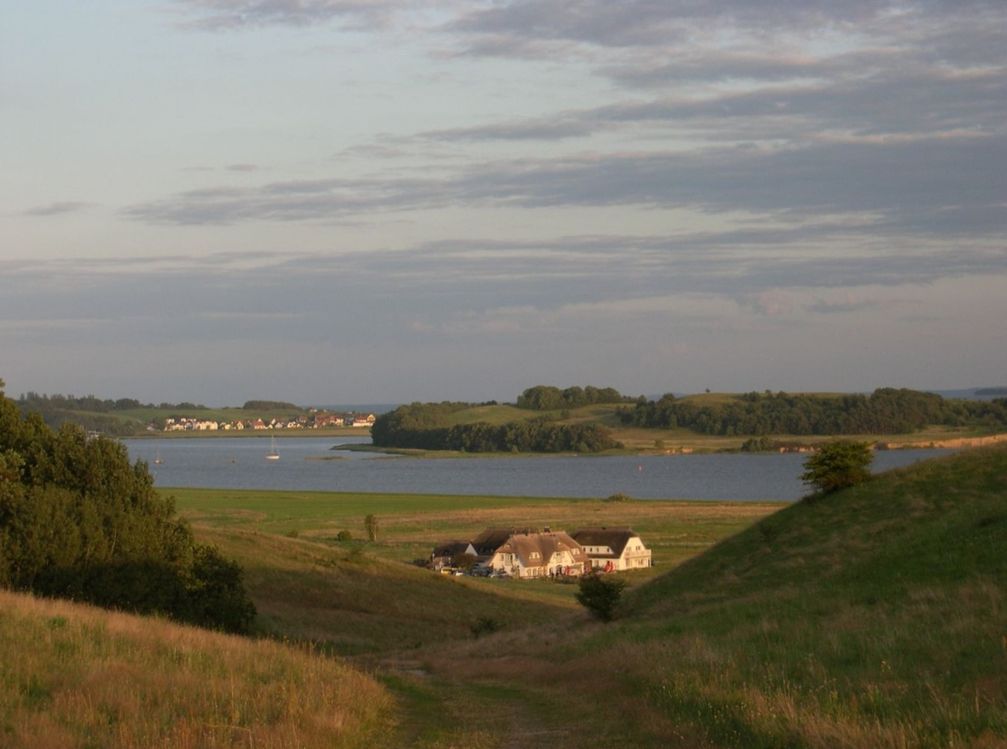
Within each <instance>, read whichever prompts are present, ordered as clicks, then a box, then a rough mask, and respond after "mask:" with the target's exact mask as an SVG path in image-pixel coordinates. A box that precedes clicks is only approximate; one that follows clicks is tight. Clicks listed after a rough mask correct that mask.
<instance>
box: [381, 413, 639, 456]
mask: <svg viewBox="0 0 1007 749" xmlns="http://www.w3.org/2000/svg"><path fill="white" fill-rule="evenodd" d="M468 408H470V404H467V403H413V404H410V405H407V406H400V407H399V408H397V409H395V410H394V411H392V412H390V413H387V414H383V415H381V416H379V417H378V418H377V421H375V422H374V426H373V427H372V428H371V440H372V442H373V443H374V444H375V445H376V446H378V447H397V448H413V449H422V450H458V451H463V452H472V453H485V452H540V453H560V452H577V453H597V452H602V451H604V450H611V449H613V448H617V447H620V444H619V443H618V442H616V441H615V440H614V439H612V436H611V432H610V431H609V430H608V429H606V428H605V427H603V426H602V425H600V424H595V423H583V424H554V423H551V422H550V421H549V420H548V419H547V418H541V417H540V418H534V419H520V420H515V421H510V422H508V423H506V424H489V423H486V422H475V423H468V424H454V425H451V426H447V425H445V424H444V421H445V419H446V417H448V416H449V415H451V414H453V413H455V412H458V411H462V410H465V409H468Z"/></svg>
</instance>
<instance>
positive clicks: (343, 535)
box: [336, 531, 353, 543]
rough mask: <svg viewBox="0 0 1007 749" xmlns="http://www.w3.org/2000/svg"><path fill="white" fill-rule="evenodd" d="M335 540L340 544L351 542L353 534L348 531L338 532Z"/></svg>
mask: <svg viewBox="0 0 1007 749" xmlns="http://www.w3.org/2000/svg"><path fill="white" fill-rule="evenodd" d="M336 540H337V541H339V542H341V543H345V542H347V541H352V540H353V534H352V533H350V532H349V531H339V533H337V534H336Z"/></svg>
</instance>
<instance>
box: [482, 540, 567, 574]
mask: <svg viewBox="0 0 1007 749" xmlns="http://www.w3.org/2000/svg"><path fill="white" fill-rule="evenodd" d="M586 563H587V556H586V555H585V554H584V550H583V549H582V548H581V547H580V545H579V544H578V543H577V542H576V541H574V540H573V539H572V538H570V536H569V535H568V534H566V533H564V532H563V531H553V532H550V531H546V532H543V533H515V534H513V535H511V536H510V537H509V538H508V539H507V540H506V541H505V542H504V543H503V544H502V545H501V546H500V547H499V548H497V550H496V552H495V553H494V554H493V557H492V559H490V562H489V566H490V567H492V568H493V569H495V570H499V571H502V572H506V573H508V574H510V575H513V576H514V577H548V576H550V575H581V574H583V573H584V570H585V565H586Z"/></svg>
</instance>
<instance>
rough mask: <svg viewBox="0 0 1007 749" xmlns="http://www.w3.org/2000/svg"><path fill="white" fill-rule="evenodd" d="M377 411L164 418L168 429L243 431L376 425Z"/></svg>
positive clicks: (170, 430) (166, 429)
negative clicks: (267, 417) (272, 416)
mask: <svg viewBox="0 0 1007 749" xmlns="http://www.w3.org/2000/svg"><path fill="white" fill-rule="evenodd" d="M376 418H377V417H375V415H374V414H357V413H351V414H337V413H329V412H323V411H318V412H309V413H307V414H303V415H301V416H297V417H295V418H290V419H282V418H280V419H270V420H269V421H265V420H263V419H236V420H234V421H213V420H212V419H199V418H195V417H189V416H179V417H169V418H167V419H165V420H164V431H165V432H217V431H223V432H229V431H235V432H241V431H244V430H246V429H251V430H253V431H266V430H270V429H330V428H333V427H353V428H359V429H365V428H369V427H371V426H373V425H374V420H375V419H376Z"/></svg>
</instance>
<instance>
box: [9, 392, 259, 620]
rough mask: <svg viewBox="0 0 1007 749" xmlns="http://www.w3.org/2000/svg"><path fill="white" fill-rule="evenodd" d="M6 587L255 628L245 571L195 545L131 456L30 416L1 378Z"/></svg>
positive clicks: (113, 445)
mask: <svg viewBox="0 0 1007 749" xmlns="http://www.w3.org/2000/svg"><path fill="white" fill-rule="evenodd" d="M0 586H2V587H5V588H10V589H13V590H19V591H27V592H33V593H36V594H41V595H46V596H54V597H61V598H71V599H76V600H81V601H87V602H91V603H95V604H98V605H102V606H107V607H112V608H117V609H123V610H127V611H133V612H138V613H158V614H162V615H165V616H168V617H171V618H174V619H177V620H180V621H184V622H189V623H192V624H196V625H200V626H206V627H211V628H217V629H222V630H226V631H231V632H244V631H247V630H248V628H249V627H250V625H251V623H252V620H253V619H254V617H255V607H254V605H253V604H252V602H251V601H250V599H249V598H248V595H247V593H246V591H245V588H244V585H243V583H242V571H241V568H240V567H239V566H238V565H237V564H236V563H234V562H232V561H230V560H228V559H225V558H224V557H222V556H221V555H220V553H219V552H218V551H217V550H216V549H214V548H213V547H210V546H204V545H201V544H198V543H196V541H195V539H194V538H193V536H192V532H191V531H190V530H189V528H188V526H187V525H186V524H185V523H184V522H183V521H182V520H180V519H179V518H178V517H177V516H176V514H175V510H174V505H173V502H172V501H171V500H170V499H166V498H162V497H161V496H160V495H159V494H158V493H157V492H156V491H155V490H154V485H153V480H152V479H151V476H150V473H149V472H148V470H147V467H146V465H145V464H143V463H137V464H135V465H131V464H130V462H129V458H128V455H127V453H126V449H125V448H124V447H123V446H122V445H121V444H119V443H118V442H116V441H113V440H110V439H106V438H103V437H98V438H90V437H88V436H87V434H86V433H85V432H84V430H83V429H81V428H80V427H78V426H75V425H72V424H64V425H63V426H62V427H60V428H59V429H58V430H55V431H54V430H52V429H50V428H49V427H48V426H47V425H46V424H45V422H44V421H43V420H42V418H41V416H39V415H38V414H29V415H28V416H27V417H23V416H22V415H21V414H20V412H19V410H18V408H17V406H16V405H15V404H14V403H13V402H12V401H11V400H9V399H7V398H6V397H4V394H3V382H2V381H0Z"/></svg>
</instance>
